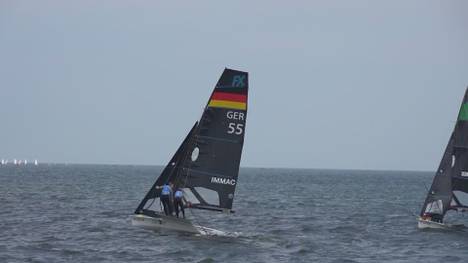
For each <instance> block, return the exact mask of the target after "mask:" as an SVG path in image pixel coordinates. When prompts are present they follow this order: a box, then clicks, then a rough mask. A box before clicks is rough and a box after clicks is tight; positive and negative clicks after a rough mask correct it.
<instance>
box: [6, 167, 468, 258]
mask: <svg viewBox="0 0 468 263" xmlns="http://www.w3.org/2000/svg"><path fill="white" fill-rule="evenodd" d="M160 171H161V167H151V166H104V165H102V166H96V165H68V166H65V165H40V166H38V167H34V166H27V167H24V166H23V167H14V166H8V167H0V208H1V209H0V262H104V261H107V262H467V258H468V231H467V230H457V231H448V230H443V231H440V230H439V231H434V230H432V231H421V230H418V229H417V228H416V221H415V217H414V216H413V215H412V214H411V213H417V212H418V211H419V209H420V206H421V205H422V202H423V199H424V196H425V193H426V190H425V187H424V184H426V185H430V183H431V180H432V173H419V172H373V171H333V170H289V169H242V170H241V173H240V177H239V180H238V187H237V192H236V199H235V202H234V209H235V210H236V213H235V214H232V215H225V214H218V213H214V212H211V213H206V212H205V213H202V212H199V211H196V212H195V215H196V218H197V220H196V221H197V222H198V223H200V224H202V225H205V226H209V227H213V228H216V229H221V230H225V231H229V232H238V234H239V235H238V237H223V236H192V235H181V234H173V233H158V232H152V231H148V230H144V229H140V228H136V227H132V226H131V224H130V220H129V216H130V215H131V213H132V212H133V211H134V209H135V207H136V206H137V205H138V203H139V202H140V200H141V198H142V197H143V195H144V194H145V193H146V191H147V190H148V187H150V185H151V184H152V183H153V182H154V180H155V178H156V176H157V175H158V174H159V172H160ZM189 214H190V212H189ZM457 219H458V220H459V221H461V222H463V221H464V222H465V224H468V217H462V216H458V217H457Z"/></svg>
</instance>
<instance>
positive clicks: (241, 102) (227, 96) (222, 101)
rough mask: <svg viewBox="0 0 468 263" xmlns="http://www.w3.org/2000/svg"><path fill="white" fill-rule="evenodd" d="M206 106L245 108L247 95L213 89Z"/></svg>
mask: <svg viewBox="0 0 468 263" xmlns="http://www.w3.org/2000/svg"><path fill="white" fill-rule="evenodd" d="M208 107H215V108H226V109H234V110H246V109H247V95H244V94H236V93H227V92H219V91H218V92H217V91H215V92H214V93H213V96H211V99H210V102H209V103H208Z"/></svg>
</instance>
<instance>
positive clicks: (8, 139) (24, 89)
mask: <svg viewBox="0 0 468 263" xmlns="http://www.w3.org/2000/svg"><path fill="white" fill-rule="evenodd" d="M467 12H468V1H464V0H458V1H456V0H451V1H443V0H438V1H435V0H420V1H417V0H395V1H373V0H368V1H364V0H356V1H344V0H343V1H325V0H324V1H274V0H271V1H130V0H129V1H121V0H112V1H87V0H83V1H48V0H45V1H21V0H0V115H1V121H0V123H1V124H0V142H1V143H0V158H5V159H7V158H8V159H10V160H11V159H13V158H18V159H19V158H21V159H34V158H37V159H38V160H39V161H40V162H58V163H98V164H148V165H162V164H165V163H166V162H167V161H168V160H169V158H170V157H171V156H172V154H173V153H174V152H175V150H176V149H177V147H178V146H179V144H180V143H181V141H182V140H183V138H184V137H185V135H186V134H187V132H188V131H189V129H190V128H191V126H192V125H193V123H194V122H195V121H196V120H198V119H199V117H200V115H201V113H202V110H203V107H204V106H205V103H206V101H207V99H208V96H209V95H210V93H211V91H212V89H213V87H214V85H215V84H216V81H217V80H218V78H219V76H220V74H221V72H222V71H223V69H224V68H225V67H229V68H234V69H238V70H242V71H248V72H249V81H250V83H249V85H250V91H249V112H248V118H247V126H246V137H245V144H244V152H243V156H242V163H241V165H242V166H243V167H286V168H329V169H379V170H429V171H430V170H434V169H436V167H437V166H438V164H439V161H440V159H441V156H442V152H443V150H444V148H445V146H446V143H447V141H448V138H449V135H450V132H451V130H452V129H453V126H454V123H455V119H456V115H457V112H458V109H459V106H460V102H461V99H462V97H463V94H464V92H465V89H466V87H467V86H468V16H466V13H467Z"/></svg>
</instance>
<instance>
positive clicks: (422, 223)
mask: <svg viewBox="0 0 468 263" xmlns="http://www.w3.org/2000/svg"><path fill="white" fill-rule="evenodd" d="M449 227H450V225H447V224H444V223H438V222H434V221H431V220H426V219H422V218H418V228H419V229H426V228H432V229H446V228H449Z"/></svg>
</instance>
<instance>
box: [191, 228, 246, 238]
mask: <svg viewBox="0 0 468 263" xmlns="http://www.w3.org/2000/svg"><path fill="white" fill-rule="evenodd" d="M195 227H196V228H197V230H198V231H199V232H200V235H202V236H216V237H239V236H240V235H241V233H240V232H227V231H222V230H217V229H214V228H209V227H204V226H195Z"/></svg>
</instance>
